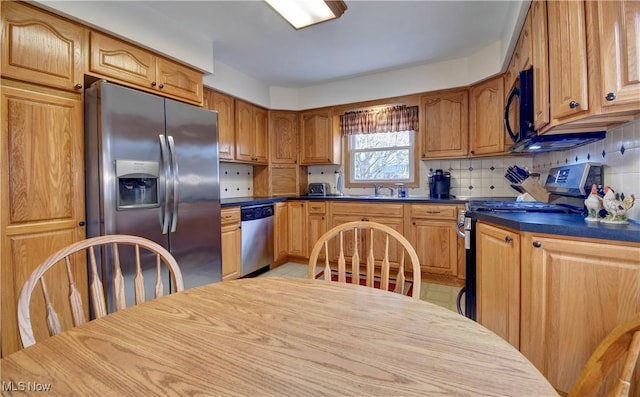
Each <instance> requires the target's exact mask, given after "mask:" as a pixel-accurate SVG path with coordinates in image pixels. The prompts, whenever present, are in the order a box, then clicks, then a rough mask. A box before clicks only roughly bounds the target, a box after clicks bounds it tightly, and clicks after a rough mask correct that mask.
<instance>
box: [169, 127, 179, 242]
mask: <svg viewBox="0 0 640 397" xmlns="http://www.w3.org/2000/svg"><path fill="white" fill-rule="evenodd" d="M167 138H168V141H169V150H170V152H171V168H173V211H172V215H171V232H172V233H173V232H175V231H176V228H177V227H178V201H179V200H178V186H179V185H180V172H179V170H178V155H177V153H176V144H175V142H174V141H173V136H171V135H168V136H167Z"/></svg>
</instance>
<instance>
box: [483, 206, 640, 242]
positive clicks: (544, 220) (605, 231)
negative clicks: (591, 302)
mask: <svg viewBox="0 0 640 397" xmlns="http://www.w3.org/2000/svg"><path fill="white" fill-rule="evenodd" d="M472 215H473V217H474V218H476V219H478V220H480V221H486V222H488V223H492V224H494V225H497V226H503V227H507V228H510V229H514V230H518V231H522V232H534V233H545V234H558V235H563V236H574V237H589V238H598V239H604V240H617V241H631V242H640V222H637V221H630V222H629V224H627V225H611V224H605V223H596V222H587V221H585V220H584V215H579V214H545V213H533V212H474V213H473V214H472Z"/></svg>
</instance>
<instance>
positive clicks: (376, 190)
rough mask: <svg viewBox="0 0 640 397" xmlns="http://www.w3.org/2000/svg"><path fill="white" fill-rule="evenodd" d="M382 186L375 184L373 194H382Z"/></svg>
mask: <svg viewBox="0 0 640 397" xmlns="http://www.w3.org/2000/svg"><path fill="white" fill-rule="evenodd" d="M381 188H382V185H376V184H374V185H373V194H374V195H376V196H379V195H380V189H381Z"/></svg>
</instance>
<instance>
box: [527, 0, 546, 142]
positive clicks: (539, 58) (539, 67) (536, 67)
mask: <svg viewBox="0 0 640 397" xmlns="http://www.w3.org/2000/svg"><path fill="white" fill-rule="evenodd" d="M529 13H530V14H531V48H532V63H533V76H534V77H533V125H534V127H535V129H536V130H540V129H542V128H543V127H545V126H546V125H547V124H549V35H548V31H547V2H546V1H544V0H534V1H533V2H532V3H531V9H530V11H529Z"/></svg>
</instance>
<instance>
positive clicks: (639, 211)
mask: <svg viewBox="0 0 640 397" xmlns="http://www.w3.org/2000/svg"><path fill="white" fill-rule="evenodd" d="M585 162H593V163H600V164H602V165H604V184H605V186H611V187H612V188H613V190H614V191H616V192H617V193H624V194H625V196H629V195H631V194H633V195H634V196H635V197H636V198H638V199H639V200H638V201H636V203H635V205H634V206H633V208H632V209H631V210H630V211H629V212H628V213H627V215H628V216H629V218H631V219H635V220H640V120H635V121H632V122H629V123H627V124H624V125H622V126H620V127H617V128H615V129H612V130H611V131H609V132H608V133H607V137H606V138H605V139H603V140H601V141H598V142H594V143H591V144H589V145H585V146H581V147H578V148H575V149H572V150H567V151H564V152H549V153H541V154H538V155H535V156H534V158H533V172H539V173H540V174H541V181H545V180H546V179H547V173H548V171H549V169H550V168H552V167H557V166H559V165H563V164H579V163H585Z"/></svg>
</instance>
